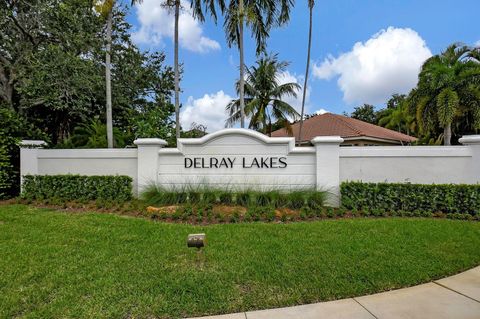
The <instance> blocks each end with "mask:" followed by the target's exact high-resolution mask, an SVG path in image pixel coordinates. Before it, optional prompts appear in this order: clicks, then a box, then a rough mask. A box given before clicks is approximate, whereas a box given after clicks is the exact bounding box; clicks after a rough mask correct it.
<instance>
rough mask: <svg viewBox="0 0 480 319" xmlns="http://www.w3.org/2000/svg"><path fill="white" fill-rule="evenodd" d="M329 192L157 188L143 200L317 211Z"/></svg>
mask: <svg viewBox="0 0 480 319" xmlns="http://www.w3.org/2000/svg"><path fill="white" fill-rule="evenodd" d="M326 198H327V193H326V192H321V191H315V190H296V191H290V192H280V191H277V190H272V191H255V190H244V191H229V190H219V189H210V188H188V187H186V188H184V189H180V190H169V189H164V188H159V187H156V186H150V187H148V188H147V189H146V190H145V191H144V192H143V193H142V199H144V200H145V201H146V203H147V204H149V205H176V204H185V203H190V204H217V205H218V204H223V205H239V206H244V207H248V206H262V207H273V208H290V209H300V208H302V207H309V208H312V209H318V208H321V207H322V206H324V204H325V200H326Z"/></svg>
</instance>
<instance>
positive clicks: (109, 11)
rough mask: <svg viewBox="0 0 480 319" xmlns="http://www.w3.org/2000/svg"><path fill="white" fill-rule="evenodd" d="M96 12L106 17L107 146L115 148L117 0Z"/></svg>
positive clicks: (112, 0) (111, 0)
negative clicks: (114, 32)
mask: <svg viewBox="0 0 480 319" xmlns="http://www.w3.org/2000/svg"><path fill="white" fill-rule="evenodd" d="M94 7H95V10H97V12H99V13H100V14H101V15H102V16H104V17H106V19H107V21H106V24H107V28H106V32H105V41H106V44H105V98H106V117H107V119H106V120H107V146H108V148H113V120H112V81H111V64H110V57H111V50H112V19H113V8H114V7H115V0H105V1H103V2H100V3H97V4H95V6H94Z"/></svg>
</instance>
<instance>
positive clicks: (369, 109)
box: [350, 104, 378, 124]
mask: <svg viewBox="0 0 480 319" xmlns="http://www.w3.org/2000/svg"><path fill="white" fill-rule="evenodd" d="M350 117H352V118H354V119H357V120H360V121H364V122H367V123H371V124H377V121H378V120H377V112H375V108H374V106H373V105H371V104H364V105H362V106H357V107H355V108H354V110H353V112H352V114H350Z"/></svg>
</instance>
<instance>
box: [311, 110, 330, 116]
mask: <svg viewBox="0 0 480 319" xmlns="http://www.w3.org/2000/svg"><path fill="white" fill-rule="evenodd" d="M325 113H330V112H329V111H327V110H325V109H318V110H316V111H315V114H317V115H322V114H325Z"/></svg>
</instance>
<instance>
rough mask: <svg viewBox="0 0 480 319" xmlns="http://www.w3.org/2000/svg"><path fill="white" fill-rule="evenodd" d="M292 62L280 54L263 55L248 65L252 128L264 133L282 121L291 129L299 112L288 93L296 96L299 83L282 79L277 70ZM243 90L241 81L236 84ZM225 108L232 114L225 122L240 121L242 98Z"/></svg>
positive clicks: (247, 101)
mask: <svg viewBox="0 0 480 319" xmlns="http://www.w3.org/2000/svg"><path fill="white" fill-rule="evenodd" d="M288 65H289V63H288V62H285V61H279V60H278V56H277V55H276V54H275V55H263V56H262V57H260V58H259V59H258V60H257V63H256V66H252V67H250V68H246V75H247V77H246V80H245V114H246V116H248V117H250V124H249V126H248V127H249V128H250V129H253V130H257V131H259V132H262V133H264V134H271V132H272V125H274V124H275V122H276V123H282V124H283V127H285V129H286V130H287V131H288V132H289V133H291V132H292V128H291V125H290V122H289V120H290V119H297V118H298V117H299V114H298V112H297V111H296V110H295V108H293V107H292V106H291V105H290V104H288V103H287V102H285V98H286V97H296V96H297V92H298V91H299V90H300V86H299V85H298V84H297V83H294V82H291V83H283V84H280V83H279V79H278V74H279V73H281V72H283V71H285V70H286V68H287V67H288ZM236 89H237V93H240V83H239V82H237V85H236ZM226 110H227V112H228V114H229V118H228V119H227V121H226V123H225V124H226V126H233V125H235V123H237V122H239V121H240V118H241V114H240V99H237V100H233V101H231V102H230V103H229V104H228V105H227V107H226Z"/></svg>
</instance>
